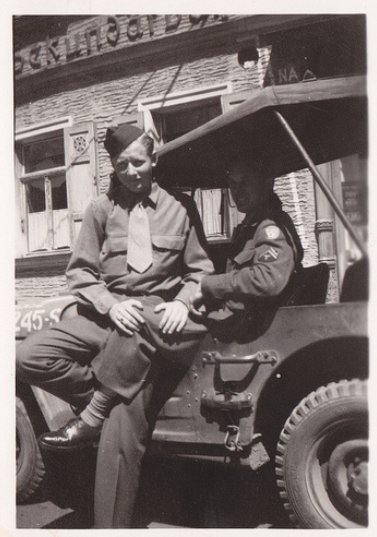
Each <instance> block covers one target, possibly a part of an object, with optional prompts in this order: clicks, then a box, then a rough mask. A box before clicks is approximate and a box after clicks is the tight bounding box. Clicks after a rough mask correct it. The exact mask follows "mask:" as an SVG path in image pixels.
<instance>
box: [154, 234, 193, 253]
mask: <svg viewBox="0 0 377 537" xmlns="http://www.w3.org/2000/svg"><path fill="white" fill-rule="evenodd" d="M152 244H153V246H155V247H156V248H162V249H164V250H182V249H183V247H184V245H185V237H184V236H183V235H152Z"/></svg>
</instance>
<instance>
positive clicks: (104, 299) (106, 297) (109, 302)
mask: <svg viewBox="0 0 377 537" xmlns="http://www.w3.org/2000/svg"><path fill="white" fill-rule="evenodd" d="M117 302H118V300H117V299H116V298H114V297H113V295H112V294H111V293H110V292H109V291H107V292H105V293H101V295H100V296H99V297H97V299H96V301H95V302H93V306H94V307H95V309H96V310H97V311H98V312H99V313H101V314H102V315H107V314H108V313H109V311H110V309H111V308H112V307H113V306H114V304H117Z"/></svg>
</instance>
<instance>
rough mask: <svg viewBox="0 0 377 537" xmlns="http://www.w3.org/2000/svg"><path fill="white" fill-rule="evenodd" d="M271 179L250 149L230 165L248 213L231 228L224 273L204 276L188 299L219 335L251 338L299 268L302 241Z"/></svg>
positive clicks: (237, 197) (238, 199) (237, 196)
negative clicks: (231, 235) (191, 297)
mask: <svg viewBox="0 0 377 537" xmlns="http://www.w3.org/2000/svg"><path fill="white" fill-rule="evenodd" d="M273 182H274V181H273V178H272V177H269V176H266V173H265V172H263V171H262V165H261V163H260V161H258V160H257V159H255V158H254V157H253V156H252V155H251V154H249V153H246V152H244V154H242V155H241V156H238V158H235V157H233V160H232V161H231V163H230V164H229V166H228V183H229V187H230V190H231V193H232V196H233V198H234V201H235V203H236V205H237V209H238V211H240V212H241V213H246V216H245V218H244V220H243V222H242V223H241V224H240V225H239V226H238V227H237V228H236V229H235V232H234V235H233V238H232V244H231V248H230V252H229V259H228V262H227V267H226V273H225V274H214V275H207V276H205V277H204V278H203V279H202V280H201V283H200V285H199V288H198V290H197V292H196V294H195V296H194V297H193V300H192V305H193V307H194V308H195V309H196V310H197V311H198V310H199V309H200V308H201V307H202V306H205V308H206V310H207V312H208V311H209V312H210V313H209V315H207V326H208V327H209V329H210V331H211V333H212V334H213V335H215V336H216V337H218V338H219V339H223V340H224V339H229V338H230V339H233V340H236V339H238V340H240V339H241V340H242V339H245V338H246V339H247V338H249V339H251V334H254V336H256V335H257V334H258V332H259V333H260V332H261V331H263V330H264V329H265V326H263V325H264V324H265V323H266V322H268V321H269V320H271V317H272V316H273V314H274V312H275V311H276V308H277V307H278V306H279V305H280V304H282V303H283V301H284V298H285V297H287V296H288V293H289V291H290V289H291V286H292V283H293V277H294V273H295V272H296V271H297V270H299V269H300V268H301V260H302V257H303V250H302V246H301V242H300V239H299V237H298V235H297V232H296V229H295V226H294V224H293V222H292V220H291V218H290V217H289V216H288V214H287V213H285V212H284V211H283V210H282V207H281V202H280V199H279V198H278V196H277V195H276V194H275V193H274V192H273Z"/></svg>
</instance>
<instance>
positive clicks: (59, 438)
mask: <svg viewBox="0 0 377 537" xmlns="http://www.w3.org/2000/svg"><path fill="white" fill-rule="evenodd" d="M101 428H102V427H91V426H90V425H88V424H86V423H85V421H83V420H82V419H81V418H79V417H78V418H73V419H71V420H69V422H68V423H67V424H66V425H64V426H63V427H61V428H60V429H57V430H56V431H50V432H48V433H44V434H42V435H41V436H40V437H39V438H38V441H39V444H40V446H41V447H42V448H44V449H47V450H50V451H70V450H71V451H73V450H75V449H81V448H84V447H87V446H91V445H93V443H94V442H95V441H96V440H98V438H99V436H100V434H101Z"/></svg>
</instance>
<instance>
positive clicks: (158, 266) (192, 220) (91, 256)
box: [66, 183, 213, 314]
mask: <svg viewBox="0 0 377 537" xmlns="http://www.w3.org/2000/svg"><path fill="white" fill-rule="evenodd" d="M123 192H124V190H123V189H122V188H118V189H115V190H114V191H113V192H112V193H109V194H104V195H102V196H100V197H99V198H98V199H96V200H93V201H92V202H91V203H90V205H89V207H88V208H87V210H86V212H85V215H84V219H83V222H82V226H81V230H80V233H79V237H78V240H77V242H76V246H75V249H74V251H73V254H72V257H71V259H70V262H69V265H68V268H67V273H66V275H67V281H68V285H69V289H70V292H71V293H72V294H74V295H75V296H76V297H77V298H78V299H79V302H80V303H82V304H85V305H88V306H91V307H94V308H95V309H96V310H97V311H98V312H99V313H101V314H106V313H107V312H108V311H109V309H110V308H111V307H112V306H113V305H114V304H115V303H116V302H118V301H119V300H120V299H124V298H126V297H131V296H148V295H156V296H160V297H161V298H163V300H167V301H168V300H173V299H178V300H181V301H183V302H184V303H186V304H187V305H188V301H189V297H190V296H191V295H192V294H193V292H194V291H195V289H196V287H197V285H198V283H199V282H200V281H201V279H202V278H203V276H204V275H206V274H211V273H212V272H213V265H212V262H211V261H210V260H209V258H208V256H207V253H206V246H205V244H206V243H205V238H204V233H203V230H202V227H201V222H200V218H199V215H198V213H197V211H196V207H195V206H194V203H193V201H192V200H191V199H190V198H189V197H188V196H184V195H177V196H173V195H171V194H169V193H168V192H167V191H166V190H164V189H162V188H160V187H159V186H158V184H157V183H153V184H152V190H151V193H150V195H149V197H148V198H147V200H145V202H144V205H145V207H146V211H147V214H148V219H149V226H150V231H151V240H152V248H153V264H152V266H151V267H150V268H149V269H148V270H147V271H146V272H144V273H142V274H140V273H138V272H136V271H134V270H132V269H131V268H130V267H128V265H127V234H128V220H129V199H128V200H127V197H125V196H124V194H123Z"/></svg>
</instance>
